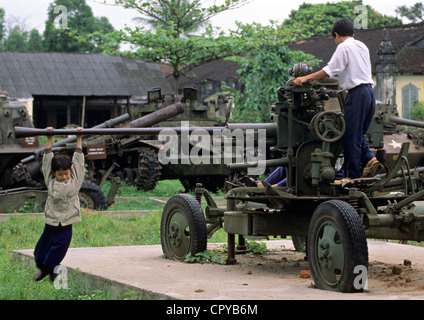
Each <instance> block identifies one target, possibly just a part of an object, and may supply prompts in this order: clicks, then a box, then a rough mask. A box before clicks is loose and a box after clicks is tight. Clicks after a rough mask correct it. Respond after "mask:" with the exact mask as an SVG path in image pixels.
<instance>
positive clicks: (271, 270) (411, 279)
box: [236, 249, 424, 297]
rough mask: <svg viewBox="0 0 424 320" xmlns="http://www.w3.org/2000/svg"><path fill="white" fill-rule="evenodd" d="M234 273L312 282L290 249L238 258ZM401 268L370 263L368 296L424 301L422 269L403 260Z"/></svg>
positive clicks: (299, 255)
mask: <svg viewBox="0 0 424 320" xmlns="http://www.w3.org/2000/svg"><path fill="white" fill-rule="evenodd" d="M236 258H237V269H239V270H240V271H241V272H242V273H244V274H246V277H254V276H259V275H260V276H270V277H276V278H278V279H296V278H297V279H299V281H305V280H308V281H309V282H310V286H309V287H310V288H313V287H314V283H313V282H314V281H313V278H312V276H311V274H310V271H309V264H308V261H307V258H306V255H305V254H304V253H299V252H295V251H294V250H292V249H277V250H276V249H274V250H273V252H271V253H266V254H262V255H247V254H238V255H237V256H236ZM405 260H406V262H404V263H403V264H389V263H384V262H381V261H376V260H373V261H370V263H369V268H368V285H367V290H366V291H367V292H368V293H371V294H372V293H376V294H384V293H387V294H388V293H390V294H399V295H401V294H417V295H423V297H424V266H422V265H414V261H411V260H409V259H405Z"/></svg>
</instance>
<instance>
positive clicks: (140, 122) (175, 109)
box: [15, 102, 184, 146]
mask: <svg viewBox="0 0 424 320" xmlns="http://www.w3.org/2000/svg"><path fill="white" fill-rule="evenodd" d="M183 112H184V108H183V105H182V104H181V103H180V102H179V103H176V104H172V105H170V106H167V107H165V108H163V109H160V110H157V111H155V112H152V113H149V114H148V115H146V116H144V117H141V118H138V119H136V120H133V121H131V122H129V123H127V124H124V125H122V126H121V127H119V128H107V127H106V126H97V127H93V128H88V129H82V130H80V131H78V130H76V129H52V130H49V129H37V128H28V127H15V137H16V138H24V137H32V136H52V135H77V134H81V135H90V136H92V135H136V134H140V135H141V134H149V132H148V131H149V129H152V131H153V132H160V130H159V131H158V130H157V129H156V128H146V127H150V126H153V125H155V124H157V123H159V122H161V121H164V120H167V119H169V118H172V117H175V116H177V115H179V114H181V113H183ZM141 129H144V131H143V130H141ZM145 131H146V132H145ZM69 139H70V140H69V141H66V143H70V142H73V141H75V137H71V138H69ZM66 140H68V139H66ZM60 145H64V143H63V142H62V143H60ZM54 146H56V145H54Z"/></svg>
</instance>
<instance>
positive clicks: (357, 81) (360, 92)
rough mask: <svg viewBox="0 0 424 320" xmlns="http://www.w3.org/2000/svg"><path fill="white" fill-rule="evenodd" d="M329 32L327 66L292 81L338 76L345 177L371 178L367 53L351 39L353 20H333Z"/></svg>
mask: <svg viewBox="0 0 424 320" xmlns="http://www.w3.org/2000/svg"><path fill="white" fill-rule="evenodd" d="M332 35H333V37H334V40H335V42H336V44H337V49H336V51H335V52H334V54H333V56H332V58H331V60H330V62H329V63H328V64H327V66H325V67H324V68H323V69H322V70H320V71H318V72H315V73H312V74H309V75H306V76H303V77H298V78H296V79H295V80H294V84H295V85H297V86H301V85H302V84H303V83H305V82H307V81H310V80H319V79H324V78H326V77H334V76H335V75H338V76H339V82H340V86H341V88H342V89H343V90H347V91H348V95H347V97H346V101H345V103H344V119H345V122H346V133H345V134H344V137H343V139H344V140H343V142H344V158H345V163H346V169H347V174H346V179H348V180H350V179H357V178H361V176H362V177H364V178H365V177H372V176H374V175H375V173H376V171H377V168H378V161H377V159H376V158H375V155H374V153H372V152H371V151H370V148H369V145H368V143H367V140H366V138H365V136H364V134H365V133H366V132H367V131H368V129H369V126H370V125H371V121H372V119H373V117H374V113H375V95H374V89H373V88H372V85H373V84H374V81H373V80H372V72H371V60H370V53H369V50H368V48H367V47H366V45H365V44H364V43H362V42H361V41H358V40H355V39H354V38H353V35H354V27H353V23H352V22H351V21H350V20H348V19H341V20H339V21H337V22H336V23H335V24H334V25H333V29H332ZM361 165H362V167H363V168H364V169H363V172H362V171H361Z"/></svg>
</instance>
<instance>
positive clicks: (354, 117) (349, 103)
mask: <svg viewBox="0 0 424 320" xmlns="http://www.w3.org/2000/svg"><path fill="white" fill-rule="evenodd" d="M374 113H375V94H374V89H373V88H372V87H370V86H362V87H361V86H360V87H356V88H354V89H352V90H350V91H349V93H348V95H347V97H346V101H345V105H344V119H345V122H346V133H345V135H344V138H343V139H344V140H343V141H344V158H345V159H344V160H345V164H346V169H347V176H348V177H349V178H351V179H357V178H360V177H361V176H362V169H361V165H362V167H365V165H366V164H367V163H368V161H370V160H371V159H372V158H373V157H374V153H372V152H371V151H370V147H369V145H368V143H367V139H366V138H365V136H364V134H365V133H366V132H367V131H368V129H369V127H370V125H371V122H372V119H373V117H374Z"/></svg>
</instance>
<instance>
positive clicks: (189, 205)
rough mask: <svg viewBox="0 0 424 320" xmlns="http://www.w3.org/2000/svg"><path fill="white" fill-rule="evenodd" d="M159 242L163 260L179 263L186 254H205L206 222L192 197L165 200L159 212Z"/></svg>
mask: <svg viewBox="0 0 424 320" xmlns="http://www.w3.org/2000/svg"><path fill="white" fill-rule="evenodd" d="M160 238H161V244H162V250H163V253H164V254H165V255H166V257H167V259H171V260H178V261H182V260H184V258H185V257H186V255H187V254H188V253H191V254H193V255H194V254H196V253H198V252H202V251H205V250H206V246H207V229H206V219H205V216H204V214H203V210H202V208H201V206H200V204H199V202H198V201H197V200H196V199H195V198H194V197H193V196H191V195H188V194H177V195H175V196H173V197H172V198H170V199H169V200H168V202H167V203H166V205H165V207H164V209H163V212H162V219H161V227H160Z"/></svg>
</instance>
